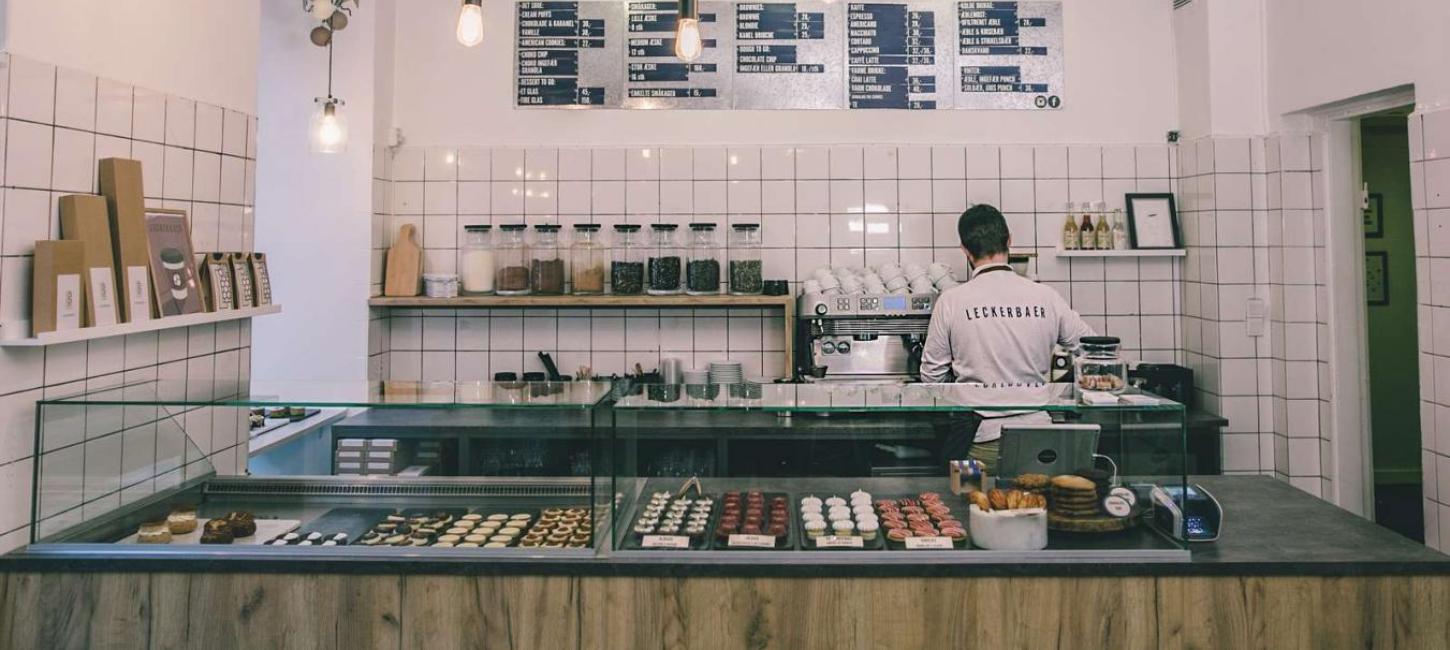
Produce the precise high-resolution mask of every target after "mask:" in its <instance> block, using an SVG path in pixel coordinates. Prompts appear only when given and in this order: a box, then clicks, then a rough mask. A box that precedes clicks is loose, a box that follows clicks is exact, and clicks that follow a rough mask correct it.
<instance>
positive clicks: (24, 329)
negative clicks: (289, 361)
mask: <svg viewBox="0 0 1450 650" xmlns="http://www.w3.org/2000/svg"><path fill="white" fill-rule="evenodd" d="M281 311H282V306H281V305H267V306H265V307H249V308H247V309H232V310H228V311H215V312H206V313H202V314H186V315H183V316H167V317H165V318H156V319H152V320H149V321H145V322H141V323H122V324H120V325H104V326H101V327H82V328H80V329H74V330H65V331H63V332H46V333H44V334H41V335H40V336H28V335H29V334H30V323H29V321H12V322H8V323H0V347H23V348H34V347H44V346H47V345H59V344H61V343H75V342H76V341H90V340H92V339H104V338H109V337H112V336H125V335H127V334H140V333H142V332H156V331H159V330H166V329H172V328H176V327H190V326H192V325H206V324H208V323H223V322H226V321H233V320H242V319H244V318H253V317H256V316H266V315H268V314H276V313H280V312H281ZM12 333H14V335H15V338H10V336H11V335H12Z"/></svg>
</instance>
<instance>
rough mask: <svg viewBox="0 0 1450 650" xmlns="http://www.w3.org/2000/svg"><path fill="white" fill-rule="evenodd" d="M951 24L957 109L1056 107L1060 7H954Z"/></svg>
mask: <svg viewBox="0 0 1450 650" xmlns="http://www.w3.org/2000/svg"><path fill="white" fill-rule="evenodd" d="M956 19H957V20H956V22H957V57H956V66H957V79H956V82H957V97H956V107H957V108H977V109H993V108H996V109H1037V108H1049V109H1050V108H1061V106H1062V92H1063V89H1062V84H1063V73H1062V65H1063V58H1062V3H1061V2H1027V1H1024V2H958V3H957V16H956Z"/></svg>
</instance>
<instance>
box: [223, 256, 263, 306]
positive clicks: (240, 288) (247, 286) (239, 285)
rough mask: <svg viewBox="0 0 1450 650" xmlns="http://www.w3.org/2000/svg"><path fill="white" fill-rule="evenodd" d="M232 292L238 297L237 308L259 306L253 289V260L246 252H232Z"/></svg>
mask: <svg viewBox="0 0 1450 650" xmlns="http://www.w3.org/2000/svg"><path fill="white" fill-rule="evenodd" d="M229 259H230V260H231V262H232V293H234V294H236V297H237V309H246V308H248V307H256V306H257V294H256V291H254V290H253V289H252V262H251V260H250V259H248V257H247V254H246V253H232V254H231V255H230V256H229Z"/></svg>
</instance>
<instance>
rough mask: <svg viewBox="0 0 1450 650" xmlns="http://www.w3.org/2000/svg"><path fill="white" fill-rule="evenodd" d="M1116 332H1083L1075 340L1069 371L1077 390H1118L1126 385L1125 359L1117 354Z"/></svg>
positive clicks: (1126, 369) (1118, 343) (1119, 344)
mask: <svg viewBox="0 0 1450 650" xmlns="http://www.w3.org/2000/svg"><path fill="white" fill-rule="evenodd" d="M1121 346H1122V342H1121V341H1120V340H1119V339H1118V337H1116V336H1084V337H1082V339H1081V340H1080V341H1078V347H1077V356H1076V358H1075V359H1074V360H1073V374H1074V375H1075V376H1076V377H1077V387H1078V389H1079V390H1085V391H1100V392H1105V393H1113V394H1115V395H1116V394H1118V393H1121V392H1123V390H1124V389H1125V388H1127V387H1128V363H1127V362H1126V361H1123V357H1122V356H1120V355H1119V354H1118V350H1119V348H1120V347H1121Z"/></svg>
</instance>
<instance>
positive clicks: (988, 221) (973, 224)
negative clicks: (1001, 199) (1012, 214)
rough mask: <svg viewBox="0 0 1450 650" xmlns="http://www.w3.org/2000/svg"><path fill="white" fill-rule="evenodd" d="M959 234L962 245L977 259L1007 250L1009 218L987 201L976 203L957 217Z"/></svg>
mask: <svg viewBox="0 0 1450 650" xmlns="http://www.w3.org/2000/svg"><path fill="white" fill-rule="evenodd" d="M957 236H958V237H961V239H962V246H964V247H966V249H967V252H968V253H971V254H972V257H974V258H976V259H982V258H984V257H990V256H992V255H997V254H1000V253H1006V252H1007V241H1008V239H1009V238H1010V237H1011V233H1009V232H1008V231H1007V220H1006V219H1005V218H1003V217H1002V213H1001V212H999V211H998V210H997V208H994V207H992V206H990V205H987V204H985V203H982V204H978V205H974V206H972V207H971V209H969V210H967V211H966V212H963V213H962V216H961V218H960V219H957Z"/></svg>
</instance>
